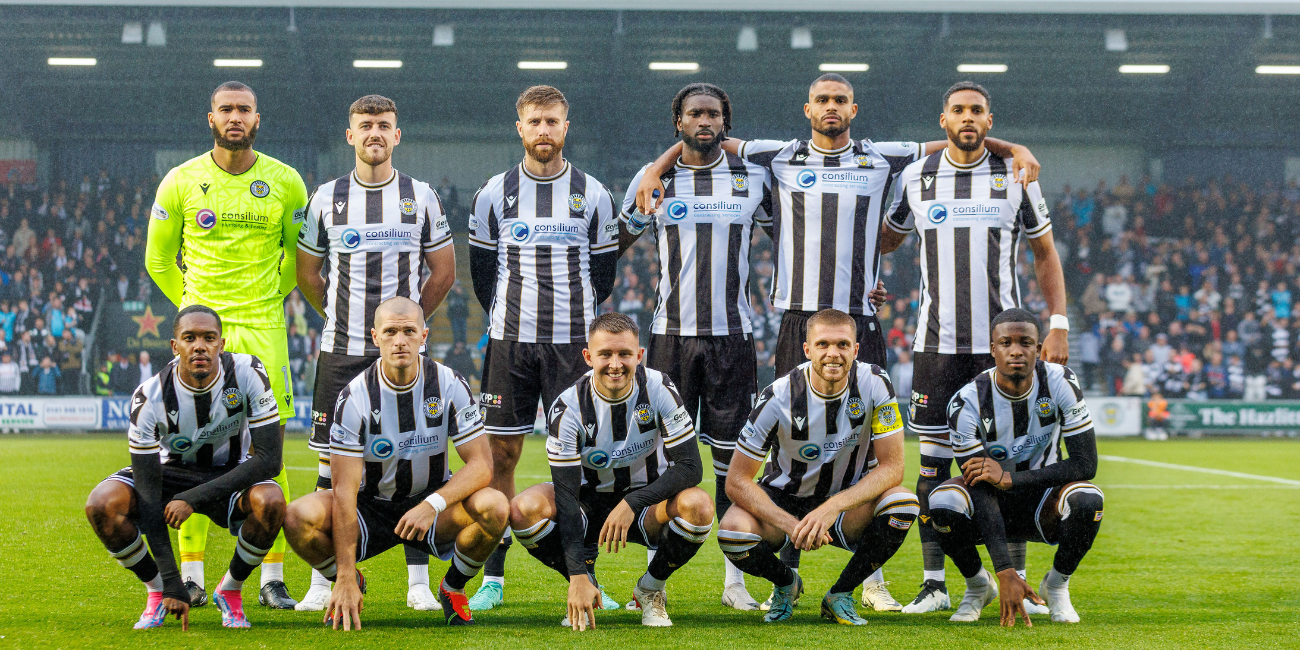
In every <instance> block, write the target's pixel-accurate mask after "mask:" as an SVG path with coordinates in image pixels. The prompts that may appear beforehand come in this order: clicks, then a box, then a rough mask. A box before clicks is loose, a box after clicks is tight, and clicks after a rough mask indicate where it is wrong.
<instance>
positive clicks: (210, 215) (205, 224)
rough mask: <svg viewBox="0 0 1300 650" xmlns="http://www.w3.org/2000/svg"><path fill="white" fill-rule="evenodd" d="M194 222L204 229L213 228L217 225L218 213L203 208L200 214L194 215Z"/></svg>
mask: <svg viewBox="0 0 1300 650" xmlns="http://www.w3.org/2000/svg"><path fill="white" fill-rule="evenodd" d="M194 223H196V224H198V225H199V227H200V228H202V229H204V230H212V227H213V226H215V225H217V213H215V212H213V211H212V210H209V209H208V208H203V209H202V210H199V213H198V214H196V215H194Z"/></svg>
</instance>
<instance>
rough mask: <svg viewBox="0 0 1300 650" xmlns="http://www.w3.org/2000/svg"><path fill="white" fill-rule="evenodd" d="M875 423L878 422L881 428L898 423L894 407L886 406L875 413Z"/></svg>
mask: <svg viewBox="0 0 1300 650" xmlns="http://www.w3.org/2000/svg"><path fill="white" fill-rule="evenodd" d="M876 421H877V422H880V426H882V427H892V426H894V423H895V422H897V421H898V409H897V407H895V406H892V405H889V404H886V405H885V406H883V407H881V408H880V409H879V410H877V411H876Z"/></svg>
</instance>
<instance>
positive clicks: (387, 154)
mask: <svg viewBox="0 0 1300 650" xmlns="http://www.w3.org/2000/svg"><path fill="white" fill-rule="evenodd" d="M392 157H393V148H392V147H389V146H387V143H384V148H383V150H382V151H380V152H379V153H378V154H375V155H374V156H371V155H370V144H369V143H366V144H365V145H363V146H362V147H361V148H360V149H357V158H360V159H361V162H363V163H365V164H367V165H370V166H371V167H374V166H376V165H382V164H384V163H385V162H387V161H388V159H389V158H392Z"/></svg>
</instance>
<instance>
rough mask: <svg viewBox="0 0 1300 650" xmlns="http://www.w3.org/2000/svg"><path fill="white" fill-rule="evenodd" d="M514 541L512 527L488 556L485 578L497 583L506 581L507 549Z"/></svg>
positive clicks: (485, 565) (484, 566) (507, 529)
mask: <svg viewBox="0 0 1300 650" xmlns="http://www.w3.org/2000/svg"><path fill="white" fill-rule="evenodd" d="M513 543H514V539H512V537H511V535H510V529H509V528H506V532H505V533H504V534H502V536H501V543H500V544H498V545H497V547H496V549H495V550H493V551H492V555H490V556H488V559H487V563H485V564H484V565H483V580H484V581H491V582H495V583H497V584H502V585H503V584H505V582H506V551H509V550H510V545H511V544H513Z"/></svg>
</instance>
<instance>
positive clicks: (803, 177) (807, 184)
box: [794, 169, 817, 190]
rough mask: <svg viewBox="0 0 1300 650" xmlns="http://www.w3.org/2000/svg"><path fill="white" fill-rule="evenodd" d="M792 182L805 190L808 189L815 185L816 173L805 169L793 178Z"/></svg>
mask: <svg viewBox="0 0 1300 650" xmlns="http://www.w3.org/2000/svg"><path fill="white" fill-rule="evenodd" d="M794 182H795V184H797V185H798V186H799V187H802V188H804V189H805V190H806V189H809V188H811V187H812V186H814V185H816V184H817V172H815V171H813V170H811V169H805V170H803V171H801V172H799V175H798V176H796V177H795V179H794Z"/></svg>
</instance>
